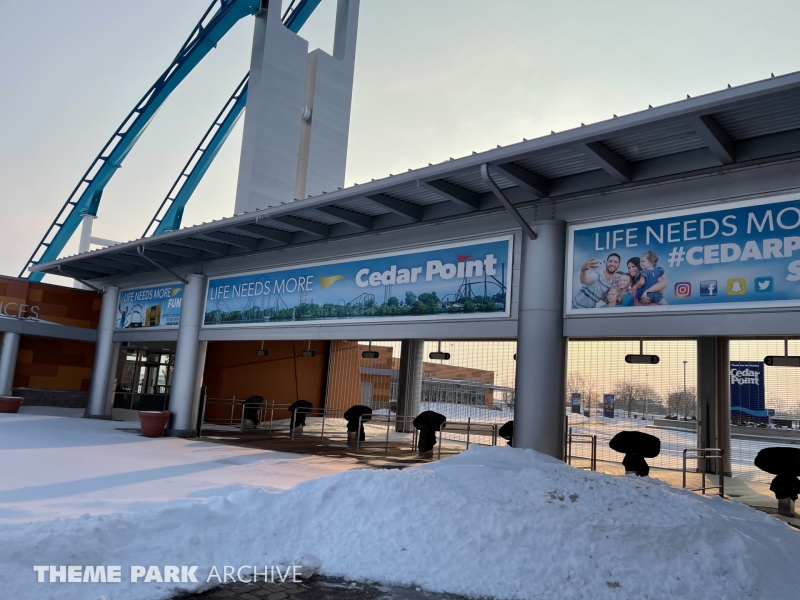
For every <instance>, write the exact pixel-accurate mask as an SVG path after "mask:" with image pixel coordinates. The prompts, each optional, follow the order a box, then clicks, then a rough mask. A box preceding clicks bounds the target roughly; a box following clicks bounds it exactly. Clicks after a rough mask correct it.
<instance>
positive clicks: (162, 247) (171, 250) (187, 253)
mask: <svg viewBox="0 0 800 600" xmlns="http://www.w3.org/2000/svg"><path fill="white" fill-rule="evenodd" d="M147 249H148V250H152V251H153V252H163V253H164V254H173V255H175V256H181V257H183V258H193V259H195V260H199V259H201V258H203V253H202V252H201V251H200V250H192V249H190V248H181V247H180V246H170V245H168V244H158V245H153V246H148V247H147Z"/></svg>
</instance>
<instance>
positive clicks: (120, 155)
mask: <svg viewBox="0 0 800 600" xmlns="http://www.w3.org/2000/svg"><path fill="white" fill-rule="evenodd" d="M312 3H313V2H312ZM300 4H303V2H301V3H300ZM300 4H298V6H297V8H295V9H294V10H293V11H292V15H294V12H296V11H298V10H300V9H301V6H300ZM215 9H216V10H215ZM260 9H261V2H260V0H213V1H212V2H211V4H210V5H209V7H208V8H207V9H206V11H205V13H203V16H202V17H201V19H200V21H199V22H198V24H197V25H196V26H195V28H194V29H193V30H192V33H191V34H190V35H189V37H188V38H187V40H186V42H184V44H183V46H182V47H181V49H180V51H179V52H178V54H177V55H176V56H175V58H174V59H173V61H172V63H171V64H170V65H169V67H168V68H167V69H166V71H164V72H163V73H162V74H161V76H160V77H159V78H158V79H157V80H156V82H155V83H154V84H153V85H152V86H151V87H150V89H149V90H147V93H146V94H145V95H144V96H143V97H142V99H141V100H140V101H139V102H138V103H137V105H136V107H135V108H134V109H133V110H132V111H131V112H130V113H129V114H128V116H127V117H126V118H125V120H124V121H123V123H122V125H120V126H119V127H118V128H117V130H116V131H115V132H114V135H112V136H111V139H109V140H108V142H107V143H106V145H105V146H104V147H103V149H102V150H101V151H100V153H99V154H98V155H97V157H96V158H95V159H94V161H93V162H92V165H91V166H90V167H89V169H88V170H87V171H86V173H85V174H84V175H83V177H82V178H81V180H80V181H79V182H78V185H76V186H75V188H74V189H73V191H72V193H71V194H70V195H69V197H68V198H67V201H66V202H65V203H64V205H63V206H62V207H61V210H60V211H59V212H58V214H57V215H56V218H55V219H54V220H53V222H52V223H51V224H50V226H49V227H48V229H47V232H46V233H45V234H44V236H43V237H42V239H41V241H40V242H39V244H38V245H37V247H36V249H35V250H34V252H33V254H32V255H31V257H30V258H29V259H28V261H27V263H26V264H25V266H24V267H23V269H22V271H21V272H20V277H24V276H29V278H30V279H31V280H33V281H40V280H41V279H42V277H43V274H42V273H29V272H28V268H29V267H30V266H32V265H34V264H37V263H39V262H46V261H50V260H55V259H56V258H58V255H59V254H60V253H61V251H62V250H63V249H64V247H65V246H66V244H67V242H68V241H69V240H70V238H71V237H72V235H73V233H75V230H76V229H77V228H78V225H79V224H80V222H81V218H82V216H83V215H84V214H91V215H96V214H97V209H98V207H99V203H100V199H101V197H102V194H103V190H104V188H105V186H106V185H107V184H108V182H109V181H110V180H111V178H112V177H113V176H114V173H116V171H117V169H119V168H120V167H121V166H122V162H123V160H124V159H125V157H126V156H127V155H128V152H130V151H131V149H132V148H133V146H134V145H135V144H136V142H137V140H138V139H139V136H141V135H142V133H143V132H144V130H145V129H146V128H147V126H148V125H149V124H150V121H151V120H152V119H153V117H154V116H155V115H156V113H157V112H158V109H159V108H161V105H162V104H163V103H164V101H165V100H166V99H167V98H168V97H169V95H170V93H172V91H173V90H174V89H175V88H176V87H177V86H178V85H179V84H180V82H181V81H183V80H184V79H185V78H186V76H187V75H188V74H189V73H190V72H191V71H192V69H194V67H196V66H197V65H198V64H199V63H200V61H201V60H202V59H203V58H204V57H205V56H206V55H207V54H208V53H209V52H210V51H211V50H212V49H213V48H214V47H216V45H217V43H218V42H219V40H220V39H222V37H223V36H224V35H225V34H226V33H228V31H230V29H231V28H232V27H233V25H234V24H235V23H236V22H237V21H239V20H240V19H242V18H244V17H246V16H249V15H253V14H255V13H256V12H258V11H259V10H260ZM312 10H313V9H312ZM309 14H310V13H309ZM300 16H301V15H300V14H298V17H300ZM306 18H307V17H306Z"/></svg>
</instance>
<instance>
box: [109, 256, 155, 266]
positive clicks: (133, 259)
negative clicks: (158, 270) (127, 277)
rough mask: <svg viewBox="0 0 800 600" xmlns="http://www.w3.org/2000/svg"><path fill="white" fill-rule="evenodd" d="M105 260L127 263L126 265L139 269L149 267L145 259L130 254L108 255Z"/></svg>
mask: <svg viewBox="0 0 800 600" xmlns="http://www.w3.org/2000/svg"><path fill="white" fill-rule="evenodd" d="M103 258H105V259H106V260H113V261H114V262H121V263H125V264H126V265H135V266H137V267H147V266H149V263H148V262H147V261H146V260H144V259H143V258H139V257H138V256H131V255H130V254H122V253H120V254H106V255H105V256H104V257H103Z"/></svg>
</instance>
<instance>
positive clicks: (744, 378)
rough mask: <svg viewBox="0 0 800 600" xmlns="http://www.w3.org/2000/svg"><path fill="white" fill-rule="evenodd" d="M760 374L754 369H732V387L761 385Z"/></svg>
mask: <svg viewBox="0 0 800 600" xmlns="http://www.w3.org/2000/svg"><path fill="white" fill-rule="evenodd" d="M758 376H759V372H758V371H755V370H753V369H748V368H744V369H737V368H732V369H731V385H760V384H759V382H758Z"/></svg>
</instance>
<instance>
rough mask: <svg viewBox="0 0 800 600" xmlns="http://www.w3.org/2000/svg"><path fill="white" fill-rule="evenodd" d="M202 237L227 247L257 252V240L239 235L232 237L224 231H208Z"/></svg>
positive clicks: (232, 235)
mask: <svg viewBox="0 0 800 600" xmlns="http://www.w3.org/2000/svg"><path fill="white" fill-rule="evenodd" d="M203 237H207V238H208V239H210V240H216V241H218V242H223V243H224V244H228V245H229V246H236V247H237V248H244V249H245V250H258V240H254V239H253V238H248V237H243V236H240V235H234V234H232V233H225V232H224V231H209V232H208V233H204V234H203Z"/></svg>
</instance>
